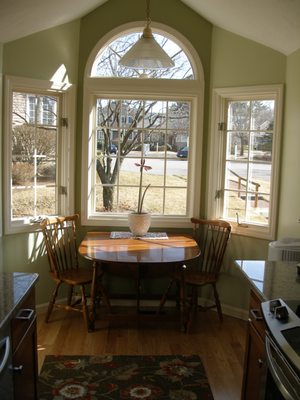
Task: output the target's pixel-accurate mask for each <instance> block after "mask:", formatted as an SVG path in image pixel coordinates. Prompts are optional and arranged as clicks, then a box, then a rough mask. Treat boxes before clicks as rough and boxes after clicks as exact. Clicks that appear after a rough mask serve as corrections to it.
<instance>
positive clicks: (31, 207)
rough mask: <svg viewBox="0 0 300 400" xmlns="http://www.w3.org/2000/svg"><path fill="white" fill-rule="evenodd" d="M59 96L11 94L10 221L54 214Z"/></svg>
mask: <svg viewBox="0 0 300 400" xmlns="http://www.w3.org/2000/svg"><path fill="white" fill-rule="evenodd" d="M59 101H60V100H59V96H54V95H51V96H44V95H40V94H35V95H34V94H32V93H26V92H19V91H14V92H13V93H12V114H11V127H12V131H11V139H12V140H11V145H12V147H11V154H12V157H11V161H12V165H11V168H12V180H11V202H12V210H11V218H12V220H18V219H22V218H36V217H37V216H39V215H47V214H50V215H53V214H57V213H58V202H57V187H58V186H57V177H56V169H57V158H58V148H57V144H58V135H59V133H60V130H59V127H58V126H57V121H58V118H57V117H58V116H57V111H58V108H59V106H58V105H59Z"/></svg>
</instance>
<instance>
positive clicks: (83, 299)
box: [80, 285, 90, 331]
mask: <svg viewBox="0 0 300 400" xmlns="http://www.w3.org/2000/svg"><path fill="white" fill-rule="evenodd" d="M80 290H81V304H82V312H83V319H84V322H85V325H86V328H87V330H88V331H89V330H90V320H89V316H88V308H87V304H86V294H85V287H84V285H80Z"/></svg>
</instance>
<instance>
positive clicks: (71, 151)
mask: <svg viewBox="0 0 300 400" xmlns="http://www.w3.org/2000/svg"><path fill="white" fill-rule="evenodd" d="M4 85H5V86H4V93H5V94H4V98H5V99H6V103H5V110H4V159H3V161H4V170H5V174H4V180H3V187H4V211H3V213H4V233H5V234H13V233H20V232H33V231H36V230H38V229H39V228H40V225H39V223H30V222H29V221H27V220H25V219H22V220H18V221H12V219H11V190H10V189H11V187H10V186H11V165H12V161H11V113H12V93H13V92H15V91H18V90H19V91H24V92H33V93H38V91H41V92H49V94H51V93H52V94H53V93H62V96H63V98H62V116H63V117H64V118H67V119H68V126H67V127H62V128H61V130H62V138H61V147H62V148H61V149H60V154H61V155H62V157H61V158H62V159H61V160H59V162H60V163H61V165H60V176H59V181H60V186H64V187H66V189H67V195H63V194H58V196H59V197H60V199H59V200H60V201H59V204H60V210H59V211H60V214H72V213H73V212H74V200H75V197H74V190H75V181H74V179H75V122H76V121H75V110H76V88H75V85H71V84H70V85H68V87H63V88H60V86H59V84H57V83H56V82H52V81H44V80H38V79H30V78H22V77H15V76H6V77H5V82H4Z"/></svg>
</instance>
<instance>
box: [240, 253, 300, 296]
mask: <svg viewBox="0 0 300 400" xmlns="http://www.w3.org/2000/svg"><path fill="white" fill-rule="evenodd" d="M235 263H236V265H237V266H238V268H239V269H240V270H241V271H242V272H243V274H244V275H245V276H246V278H247V279H248V280H249V281H250V283H251V285H252V288H253V289H254V290H255V291H256V292H257V293H258V295H259V296H260V297H262V298H263V299H264V300H265V301H267V300H272V299H278V298H281V299H282V300H284V301H288V300H300V275H298V270H297V263H298V262H297V261H296V262H295V261H293V262H283V261H263V260H236V261H235Z"/></svg>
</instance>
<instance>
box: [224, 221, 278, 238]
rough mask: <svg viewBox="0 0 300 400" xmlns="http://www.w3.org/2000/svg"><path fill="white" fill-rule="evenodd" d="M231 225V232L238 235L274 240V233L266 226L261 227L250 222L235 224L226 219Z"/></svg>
mask: <svg viewBox="0 0 300 400" xmlns="http://www.w3.org/2000/svg"><path fill="white" fill-rule="evenodd" d="M228 222H229V223H230V225H231V227H232V230H231V232H232V233H233V234H235V235H239V236H247V237H253V238H256V239H265V240H274V238H275V237H274V236H275V235H274V234H273V233H272V232H270V229H269V228H267V227H262V226H258V225H251V224H246V223H245V224H244V223H241V224H237V223H234V222H232V221H228Z"/></svg>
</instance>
